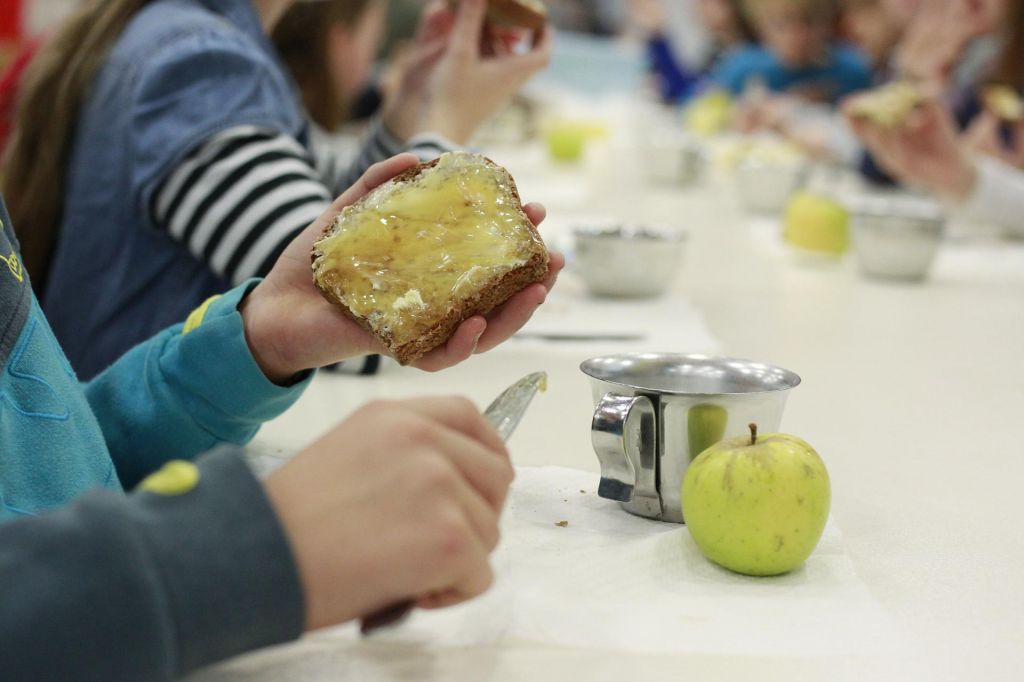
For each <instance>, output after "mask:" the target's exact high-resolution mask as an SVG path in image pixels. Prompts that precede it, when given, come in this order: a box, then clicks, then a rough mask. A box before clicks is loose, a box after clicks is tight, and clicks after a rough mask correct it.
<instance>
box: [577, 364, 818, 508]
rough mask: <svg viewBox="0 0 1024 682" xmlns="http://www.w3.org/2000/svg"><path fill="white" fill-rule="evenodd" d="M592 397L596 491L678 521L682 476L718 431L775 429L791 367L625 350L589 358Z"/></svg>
mask: <svg viewBox="0 0 1024 682" xmlns="http://www.w3.org/2000/svg"><path fill="white" fill-rule="evenodd" d="M580 369H581V370H582V371H583V373H584V374H586V375H587V376H588V377H590V386H591V395H592V397H593V401H594V419H593V422H592V424H591V439H592V442H593V445H594V451H595V452H596V454H597V457H598V460H600V462H601V483H600V486H599V488H598V494H599V495H600V496H601V497H604V498H607V499H612V500H616V501H617V502H619V504H620V505H621V506H622V508H623V509H625V510H626V511H628V512H630V513H633V514H639V515H640V516H647V517H650V518H655V519H661V520H663V521H674V522H676V523H680V522H682V521H683V516H682V501H681V499H680V493H681V486H682V481H683V476H684V475H685V473H686V469H687V467H688V466H689V465H690V462H691V461H692V460H693V458H694V457H696V456H697V455H699V454H700V453H701V452H703V451H704V450H705V449H706V448H708V447H709V446H711V445H713V444H714V443H717V442H718V441H720V440H721V439H723V438H729V437H732V436H740V435H744V434H746V433H748V431H747V429H748V425H749V424H751V423H755V424H757V425H758V427H760V429H761V431H762V433H768V432H773V431H777V430H778V429H779V426H780V424H781V422H782V412H783V410H784V409H785V406H786V398H787V397H788V396H789V391H790V390H791V389H793V388H796V387H797V386H798V385H799V384H800V377H799V376H797V375H796V374H795V373H793V372H791V371H789V370H787V369H783V368H781V367H776V366H773V365H767V364H764V363H761V362H751V361H749V360H740V359H736V358H720V357H710V356H706V355H679V354H675V353H629V354H622V355H608V356H604V357H599V358H592V359H590V360H587V361H586V362H584V363H583V364H582V365H580Z"/></svg>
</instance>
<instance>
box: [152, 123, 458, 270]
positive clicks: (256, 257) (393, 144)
mask: <svg viewBox="0 0 1024 682" xmlns="http://www.w3.org/2000/svg"><path fill="white" fill-rule="evenodd" d="M310 147H311V149H312V152H311V151H309V150H307V149H306V148H305V147H304V146H302V145H301V144H300V143H299V142H298V141H296V140H295V139H294V138H292V137H289V136H288V135H284V134H282V133H279V132H276V131H273V130H269V129H266V128H259V127H256V126H237V127H234V128H230V129H228V130H226V131H224V132H222V133H220V134H218V135H215V136H214V137H212V138H210V139H209V140H207V141H206V142H205V143H203V144H202V145H200V146H199V147H198V148H197V149H195V150H194V151H193V152H192V153H191V154H189V156H188V157H186V158H185V160H184V161H182V162H181V163H180V164H179V165H178V166H177V167H176V168H175V169H174V170H173V171H172V172H171V173H170V175H169V176H168V177H167V178H166V179H165V180H164V181H163V182H162V183H161V184H160V186H159V187H158V188H157V190H156V192H154V194H153V197H152V201H151V204H150V212H151V218H152V220H153V224H154V225H156V226H157V227H158V228H159V229H162V230H165V231H166V232H167V233H168V234H169V235H170V236H171V237H172V238H173V239H174V240H175V241H178V242H180V243H181V244H184V245H185V246H186V247H187V248H188V250H189V252H190V253H191V254H192V255H194V256H195V257H196V258H198V259H199V260H201V261H203V262H204V263H206V264H207V265H208V266H209V267H210V269H211V270H212V271H213V272H215V273H216V274H217V275H218V276H220V277H223V278H224V279H226V280H228V281H229V282H231V284H233V285H237V284H241V283H242V282H244V281H246V280H247V279H249V278H250V277H258V276H262V275H265V274H266V273H267V272H269V271H270V268H271V267H273V265H274V262H275V261H276V260H277V257H278V256H279V255H280V254H281V252H282V251H284V249H285V247H286V246H287V245H288V243H289V242H290V241H291V240H292V239H293V238H294V237H295V236H296V235H297V234H298V233H299V232H301V231H302V230H303V229H304V228H305V227H306V226H308V225H310V224H311V223H312V222H313V221H314V220H316V219H317V217H319V216H320V214H321V213H322V212H323V211H324V210H326V209H327V207H328V206H329V205H330V203H331V198H332V196H334V195H338V194H341V193H342V192H344V191H345V190H346V189H348V188H349V187H350V186H352V185H353V184H355V182H356V180H358V179H359V177H360V175H362V174H363V172H364V171H365V170H366V169H367V168H369V167H370V166H371V165H373V164H374V163H377V162H378V161H383V160H384V159H387V158H390V157H391V156H394V155H395V154H397V153H399V152H401V151H411V152H413V153H415V154H416V155H417V156H419V157H420V158H421V159H424V160H427V159H431V158H434V157H436V156H438V155H439V154H441V153H442V152H444V151H447V150H448V149H453V148H454V147H453V146H452V145H450V144H449V143H447V142H446V141H444V140H442V139H441V138H438V137H435V136H419V137H417V138H414V139H413V140H411V141H410V142H409V143H408V144H406V145H405V146H403V145H402V144H401V143H400V142H399V141H398V140H397V139H395V138H394V137H393V136H392V135H391V134H390V133H388V131H387V130H386V129H385V128H384V126H383V125H382V124H381V123H380V122H379V121H378V122H375V123H374V124H372V125H371V128H370V131H369V134H368V135H367V136H366V138H365V139H364V140H363V142H362V144H361V145H359V146H358V149H357V150H356V151H354V153H353V151H352V147H349V150H348V151H347V152H346V151H345V147H344V146H341V145H338V144H335V143H332V141H331V138H330V136H329V135H327V134H326V133H323V132H322V131H317V130H316V129H313V130H311V134H310Z"/></svg>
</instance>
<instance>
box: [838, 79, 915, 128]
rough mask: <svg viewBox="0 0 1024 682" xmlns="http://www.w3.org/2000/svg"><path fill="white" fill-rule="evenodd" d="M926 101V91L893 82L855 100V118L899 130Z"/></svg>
mask: <svg viewBox="0 0 1024 682" xmlns="http://www.w3.org/2000/svg"><path fill="white" fill-rule="evenodd" d="M924 101H925V95H924V91H922V90H921V88H920V87H919V86H918V85H917V84H916V83H913V82H910V81H893V82H891V83H888V84H886V85H883V86H881V87H878V88H875V89H874V90H870V91H868V92H866V93H864V94H861V95H856V96H855V97H854V98H853V103H852V104H851V107H850V110H851V113H853V115H854V116H860V117H863V118H866V119H869V120H871V121H874V122H875V123H877V124H878V125H880V126H884V127H886V128H898V127H899V126H901V125H903V124H904V123H906V121H907V119H908V118H910V114H912V113H913V112H914V110H915V109H917V107H919V106H920V105H921V104H922V103H923V102H924Z"/></svg>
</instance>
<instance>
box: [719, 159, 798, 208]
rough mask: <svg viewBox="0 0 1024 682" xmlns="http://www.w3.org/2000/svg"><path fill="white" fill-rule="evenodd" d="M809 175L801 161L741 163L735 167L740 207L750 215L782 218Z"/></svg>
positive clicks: (746, 161)
mask: <svg viewBox="0 0 1024 682" xmlns="http://www.w3.org/2000/svg"><path fill="white" fill-rule="evenodd" d="M808 171H809V168H808V165H807V163H806V162H805V161H803V160H801V159H794V160H786V161H764V160H759V159H758V160H754V159H745V160H743V161H740V163H739V165H738V166H736V191H737V193H738V194H739V199H740V203H742V204H743V206H744V208H746V209H747V210H748V211H750V212H752V213H764V214H771V215H778V214H781V213H782V212H783V210H785V208H786V203H787V202H788V201H789V198H790V197H791V196H792V195H793V194H794V193H795V192H796V191H797V190H798V189H800V188H801V187H803V186H804V183H805V182H806V180H807V175H808Z"/></svg>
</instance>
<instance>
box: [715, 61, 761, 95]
mask: <svg viewBox="0 0 1024 682" xmlns="http://www.w3.org/2000/svg"><path fill="white" fill-rule="evenodd" d="M752 66H753V64H752V62H751V60H750V58H749V56H748V55H747V53H746V52H745V51H743V50H734V51H732V52H729V53H728V54H726V55H724V56H723V57H722V59H721V61H720V62H719V63H718V66H716V67H715V68H714V69H713V70H712V72H711V78H712V80H714V81H715V82H716V83H718V85H720V86H721V87H722V88H724V89H726V90H728V91H729V92H730V93H732V94H733V95H741V94H743V89H744V87H745V86H746V81H747V78H749V77H750V75H751V74H752V73H753V69H752Z"/></svg>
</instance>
